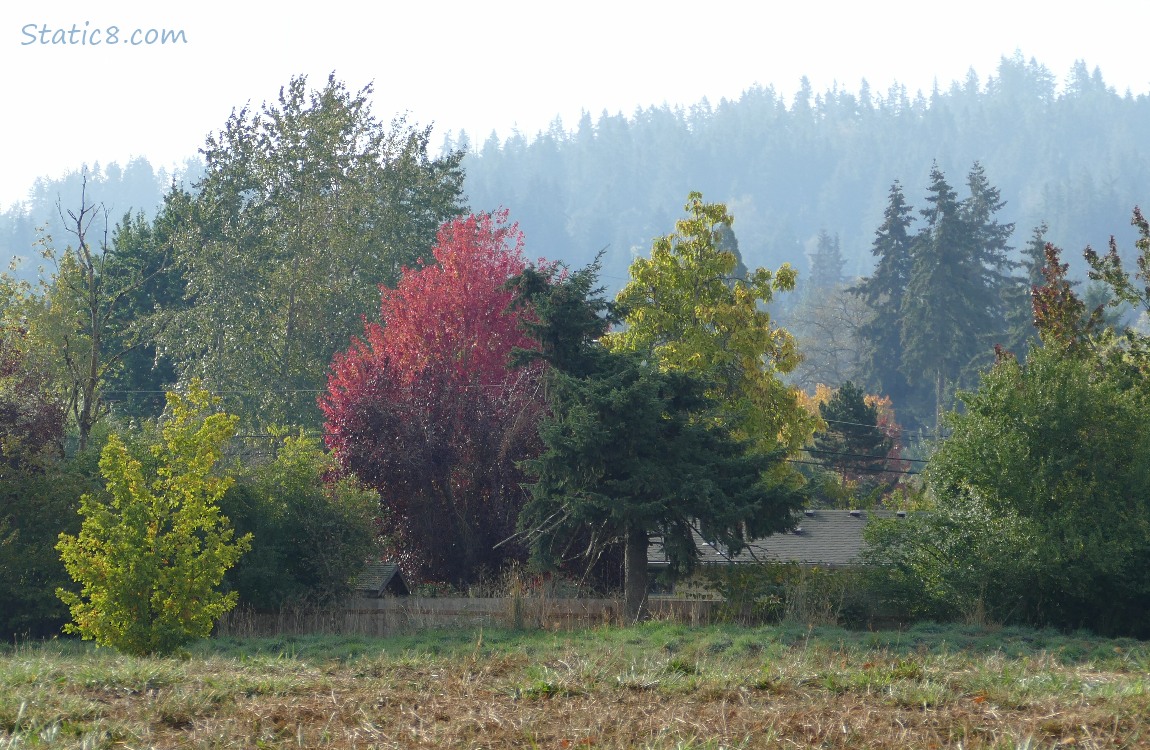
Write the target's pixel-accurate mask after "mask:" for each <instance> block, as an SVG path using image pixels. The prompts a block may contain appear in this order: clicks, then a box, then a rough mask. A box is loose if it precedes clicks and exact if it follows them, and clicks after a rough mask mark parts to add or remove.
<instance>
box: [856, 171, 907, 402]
mask: <svg viewBox="0 0 1150 750" xmlns="http://www.w3.org/2000/svg"><path fill="white" fill-rule="evenodd" d="M912 210H913V209H912V208H911V206H910V205H909V204H908V203H907V202H906V197H905V196H904V195H903V192H902V185H900V184H899V182H898V181H897V180H896V181H895V182H894V183H893V184H892V185H891V186H890V198H889V200H888V201H887V207H886V211H884V212H883V222H882V224H881V225H880V226H879V228H878V229H877V230H875V239H874V244H873V245H872V246H871V253H872V254H873V255H874V256H875V257H876V258H877V259H878V264H877V265H876V266H875V269H874V273H872V274H871V275H870V276H869V277H868V278H865V279H863V280H861V281H860V282H859V283H858V285H856V286H855V287H854V291H855V292H857V293H858V294H859V295H860V296H861V297H862V298H863V300H864V301H865V302H866V303H867V305H868V306H869V307H870V308H871V309H872V310H873V311H874V316H873V317H872V318H871V319H870V320H869V321H868V322H867V323H865V324H864V325H862V326H861V327H860V329H859V334H860V337H861V339H862V344H863V347H862V348H863V352H862V360H863V369H864V371H865V372H866V373H868V377H867V380H868V385H869V386H870V387H872V388H873V389H875V390H877V391H878V392H879V393H881V394H883V395H886V396H889V397H890V398H891V400H892V401H893V402H894V403H896V404H898V405H899V408H900V412H901V408H902V407H903V406H904V404H905V401H906V398H907V396H908V394H909V393H910V391H911V386H910V383H909V381H908V380H907V377H906V375H905V374H904V373H903V371H902V359H903V356H902V306H903V297H904V296H905V294H906V286H907V282H909V281H910V270H911V245H912V243H913V237H912V236H911V233H910V231H909V230H910V225H911V223H912V222H913V218H912V216H911V212H912Z"/></svg>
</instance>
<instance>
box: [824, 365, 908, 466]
mask: <svg viewBox="0 0 1150 750" xmlns="http://www.w3.org/2000/svg"><path fill="white" fill-rule="evenodd" d="M819 413H820V414H821V415H822V418H823V421H824V422H826V424H827V429H826V431H825V432H818V433H815V447H814V450H813V451H812V452H813V453H814V454H815V457H816V458H817V459H818V460H819V461H820V462H822V464H823V465H824V466H826V467H827V468H829V469H833V470H834V471H837V472H838V473H839V474H842V475H843V477H844V478H846V479H859V478H861V477H862V476H866V475H874V474H878V473H880V472H882V471H883V469H885V468H886V455H887V453H889V452H890V449H891V441H890V439H889V438H888V437H887V436H886V434H885V433H884V432H883V431H882V429H881V428H880V427H879V424H878V408H877V407H876V406H875V405H874V404H868V403H867V402H866V394H865V393H864V392H863V390H862V388H859V387H858V386H857V385H855V384H854V383H852V382H851V381H849V380H848V381H847V382H845V383H843V384H842V386H841V387H840V388H839V389H838V390H837V391H835V394H834V396H832V397H831V398H830V400H829V401H827V402H826V403H822V404H819Z"/></svg>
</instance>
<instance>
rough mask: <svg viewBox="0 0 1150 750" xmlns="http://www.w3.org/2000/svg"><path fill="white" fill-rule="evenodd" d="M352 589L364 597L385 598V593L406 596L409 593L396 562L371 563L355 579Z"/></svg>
mask: <svg viewBox="0 0 1150 750" xmlns="http://www.w3.org/2000/svg"><path fill="white" fill-rule="evenodd" d="M352 588H353V589H354V590H355V592H356V593H357V594H360V595H362V596H383V595H384V594H385V593H389V594H396V595H398V596H406V595H407V594H408V593H409V591H408V588H407V582H406V581H404V580H403V574H402V573H401V572H399V565H398V564H397V563H394V562H382V561H377V562H369V563H368V564H367V565H365V566H364V568H363V572H362V573H360V574H359V575H358V576H356V577H355V581H354V582H353V583H352Z"/></svg>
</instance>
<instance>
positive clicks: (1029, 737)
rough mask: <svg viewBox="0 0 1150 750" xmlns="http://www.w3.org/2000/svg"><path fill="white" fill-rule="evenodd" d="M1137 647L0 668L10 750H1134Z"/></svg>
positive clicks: (762, 635)
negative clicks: (799, 749)
mask: <svg viewBox="0 0 1150 750" xmlns="http://www.w3.org/2000/svg"><path fill="white" fill-rule="evenodd" d="M1148 666H1150V644H1147V643H1143V642H1138V641H1133V640H1129V639H1118V640H1113V639H1101V638H1094V637H1091V636H1089V635H1088V634H1081V633H1079V634H1062V633H1057V632H1052V631H1037V630H1028V629H1024V628H1003V629H998V630H988V629H984V628H978V627H963V626H941V625H934V624H924V625H920V626H917V627H914V628H911V629H909V630H905V631H901V632H898V631H884V632H858V631H847V630H840V629H837V628H803V627H797V626H781V627H763V628H741V627H737V626H710V627H704V628H691V627H688V626H685V625H678V624H672V623H650V624H646V625H642V626H639V627H634V628H613V627H604V628H596V629H587V630H581V631H574V632H563V633H554V632H547V631H512V630H482V631H478V630H477V631H464V630H456V631H444V632H423V633H417V634H411V635H406V636H402V637H393V638H385V639H371V638H365V637H335V636H284V637H279V638H265V639H233V638H221V639H215V640H209V641H204V642H201V643H198V644H196V645H195V646H194V647H192V648H191V649H189V652H188V653H186V654H185V655H184V656H183V657H182V658H169V659H148V658H134V657H127V656H122V655H119V654H117V653H115V652H112V651H109V650H107V649H98V648H95V647H93V646H91V645H89V644H81V643H76V642H73V641H50V642H43V643H31V644H23V645H20V646H18V647H8V648H6V649H3V650H0V749H5V748H16V747H92V748H97V747H124V746H130V747H170V746H176V745H179V746H187V747H222V746H225V745H227V746H245V747H289V746H290V747H301V746H303V747H333V748H351V747H371V746H377V747H388V746H401V747H407V746H428V747H431V746H441V747H508V748H510V747H533V746H534V747H549V748H555V747H558V748H583V747H649V748H679V747H692V748H696V747H698V748H701V747H715V748H718V747H776V746H778V747H783V746H794V745H797V746H807V747H844V748H846V747H892V748H893V747H907V746H913V747H930V746H932V745H933V746H936V747H948V746H958V745H959V744H961V745H962V746H963V747H967V748H969V747H995V748H998V747H1030V748H1038V747H1044V748H1045V747H1051V748H1053V747H1150V730H1147V729H1146V728H1144V725H1145V724H1146V723H1147V721H1146V718H1145V717H1147V716H1148V715H1150V674H1148Z"/></svg>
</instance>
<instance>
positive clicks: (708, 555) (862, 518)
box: [647, 510, 905, 568]
mask: <svg viewBox="0 0 1150 750" xmlns="http://www.w3.org/2000/svg"><path fill="white" fill-rule="evenodd" d="M904 516H905V514H896V513H895V512H894V511H869V510H866V511H864V510H807V511H804V514H803V515H802V516H800V517H799V520H798V522H797V524H796V525H795V527H794V529H793V530H792V531H789V532H782V533H779V534H774V535H772V536H768V537H765V538H763V539H756V540H754V541H752V542H751V543H750V544H749V545H748V548H747V549H744V550H743V551H742V552H741V553H739V554H738V555H735V556H731V555H729V554H727V551H726V550H725V549H721V548H719V547H716V546H714V545H712V544H710V543H709V542H706V541H704V540H703V538H702V537H700V536H698V534H696V536H695V545H696V547H698V549H699V562H700V564H703V565H715V564H720V563H722V564H725V563H728V562H735V563H755V562H776V563H778V562H784V563H789V562H794V563H798V564H800V565H811V566H813V565H825V566H830V567H838V566H844V565H855V564H857V563H858V562H859V555H860V554H861V553H862V549H863V546H864V541H863V529H864V528H866V525H867V522H868V521H869V520H870V519H872V518H896V517H897V518H902V517H904ZM647 560H648V563H649V565H651V566H652V567H657V568H661V567H666V566H667V556H666V554H665V553H664V551H663V540H662V539H661V538H658V537H656V538H654V539H652V541H651V546H650V549H649V550H648V551H647Z"/></svg>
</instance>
